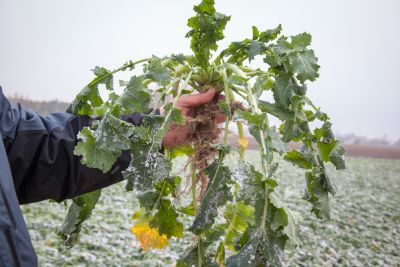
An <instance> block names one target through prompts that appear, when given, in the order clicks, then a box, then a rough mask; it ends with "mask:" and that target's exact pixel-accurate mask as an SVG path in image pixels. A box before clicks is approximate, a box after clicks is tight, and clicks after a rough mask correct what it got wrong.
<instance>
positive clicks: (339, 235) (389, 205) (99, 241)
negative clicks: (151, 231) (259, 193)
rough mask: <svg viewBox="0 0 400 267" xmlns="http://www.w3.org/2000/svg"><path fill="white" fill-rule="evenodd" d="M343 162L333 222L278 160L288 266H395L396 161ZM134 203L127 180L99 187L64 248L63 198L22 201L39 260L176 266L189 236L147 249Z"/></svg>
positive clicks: (399, 258) (399, 232)
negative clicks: (289, 234)
mask: <svg viewBox="0 0 400 267" xmlns="http://www.w3.org/2000/svg"><path fill="white" fill-rule="evenodd" d="M246 157H247V160H249V161H253V162H254V163H256V164H259V162H257V160H258V159H259V155H258V153H257V152H255V151H249V152H247V155H246ZM231 160H232V159H231ZM229 161H230V158H227V159H226V163H227V164H228V165H229ZM232 161H233V160H232ZM346 162H347V169H346V170H344V171H338V172H337V171H334V170H333V168H331V167H329V168H328V173H330V175H331V178H332V180H333V182H334V184H335V186H336V189H337V192H338V193H337V195H336V196H335V197H334V198H332V201H331V206H332V221H322V220H316V219H315V218H313V215H312V214H311V213H310V212H309V210H310V206H309V204H308V203H306V202H305V201H303V200H302V199H301V197H302V194H303V190H304V186H305V185H304V184H305V183H304V176H303V172H302V171H301V170H298V169H297V168H294V167H292V166H291V165H290V164H289V163H287V162H281V163H280V170H279V172H278V177H279V183H280V185H282V188H286V189H285V191H281V193H282V195H283V196H284V198H285V199H286V201H287V203H288V205H289V206H290V208H292V209H293V210H295V211H297V212H299V213H300V214H301V215H302V217H303V222H302V223H301V227H300V230H299V232H300V233H299V234H300V239H301V242H302V244H301V245H300V246H299V247H298V248H288V250H287V255H286V262H287V266H307V267H308V266H327V267H329V266H400V249H399V248H400V227H399V225H400V208H399V207H400V197H399V196H400V161H399V160H378V159H364V158H347V160H346ZM180 163H181V164H180V165H181V166H182V165H183V160H181V162H180ZM175 171H178V170H175ZM183 181H184V179H183ZM137 209H138V203H137V201H136V198H135V194H134V193H132V192H125V189H124V183H121V184H119V185H116V186H113V187H110V188H108V189H106V190H104V191H103V195H102V198H101V200H100V202H99V204H98V205H97V206H96V210H95V213H94V215H93V217H92V218H91V219H90V220H89V222H88V223H86V224H85V225H84V226H83V230H82V233H81V238H80V242H79V244H77V245H76V246H74V247H73V248H67V247H65V246H64V245H63V243H62V241H60V240H59V239H58V237H57V235H56V234H55V230H56V229H57V227H58V226H60V225H61V223H62V220H63V218H64V216H65V213H66V207H65V206H64V205H63V204H55V203H49V202H47V201H44V202H41V203H35V204H31V205H25V206H23V212H24V215H25V219H26V222H27V225H28V229H29V232H30V235H31V238H32V240H33V244H34V247H35V249H36V252H37V254H38V257H39V264H40V266H173V265H174V262H175V260H176V259H177V258H178V257H179V254H180V253H182V252H183V250H184V248H185V247H186V246H187V245H188V244H189V243H190V242H191V240H190V239H181V240H177V239H172V241H171V245H170V246H169V247H167V248H166V249H164V250H153V251H151V252H144V251H143V250H141V249H140V248H139V245H138V242H137V241H136V240H135V238H134V236H133V235H132V234H131V232H130V226H131V225H132V220H131V216H132V214H133V212H134V211H135V210H137ZM184 224H185V225H187V226H188V224H189V221H186V222H184ZM186 236H190V234H187V235H186Z"/></svg>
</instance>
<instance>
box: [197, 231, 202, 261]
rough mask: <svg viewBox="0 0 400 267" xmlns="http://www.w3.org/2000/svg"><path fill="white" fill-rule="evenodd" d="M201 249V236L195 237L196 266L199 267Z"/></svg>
mask: <svg viewBox="0 0 400 267" xmlns="http://www.w3.org/2000/svg"><path fill="white" fill-rule="evenodd" d="M201 250H202V247H201V236H198V237H197V264H198V266H199V267H202V266H203V257H202V253H203V252H202V251H201Z"/></svg>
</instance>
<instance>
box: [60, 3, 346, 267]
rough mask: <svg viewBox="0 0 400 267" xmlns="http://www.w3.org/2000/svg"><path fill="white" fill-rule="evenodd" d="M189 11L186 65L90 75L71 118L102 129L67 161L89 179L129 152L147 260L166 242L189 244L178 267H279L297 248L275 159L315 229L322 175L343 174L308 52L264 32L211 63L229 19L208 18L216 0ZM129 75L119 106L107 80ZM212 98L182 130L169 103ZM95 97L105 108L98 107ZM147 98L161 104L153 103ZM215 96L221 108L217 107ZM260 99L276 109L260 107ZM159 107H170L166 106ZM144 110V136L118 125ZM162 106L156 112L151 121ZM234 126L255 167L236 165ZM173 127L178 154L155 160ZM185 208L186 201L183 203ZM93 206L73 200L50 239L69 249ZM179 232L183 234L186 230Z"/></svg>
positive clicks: (140, 64) (92, 200) (324, 212)
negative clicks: (253, 150)
mask: <svg viewBox="0 0 400 267" xmlns="http://www.w3.org/2000/svg"><path fill="white" fill-rule="evenodd" d="M194 11H195V15H194V16H193V17H191V18H189V20H188V23H187V25H188V26H189V28H190V31H189V32H188V33H187V34H186V37H188V38H190V40H191V43H190V47H191V49H192V51H193V55H182V54H179V55H170V56H166V57H162V58H159V57H156V56H152V57H150V58H145V59H140V60H137V61H129V62H127V63H126V64H124V65H122V66H121V67H119V68H116V69H115V70H112V71H111V70H108V69H106V68H104V67H95V68H94V69H93V73H94V75H95V77H94V79H93V80H92V81H91V82H89V83H88V84H87V86H85V87H84V88H83V89H82V91H81V92H80V93H79V94H78V95H77V97H76V99H75V100H74V101H73V102H72V103H71V105H70V106H69V108H68V111H69V112H71V113H74V114H78V115H89V116H93V117H101V120H99V121H98V122H95V123H94V124H93V125H90V126H88V127H85V128H83V129H82V130H81V131H80V133H79V135H78V139H80V141H79V143H78V144H77V146H76V147H75V154H76V155H78V156H81V158H82V159H81V162H82V163H83V164H85V165H87V166H88V167H91V168H98V169H100V170H102V171H103V172H107V171H109V170H110V169H111V168H112V166H113V164H114V163H115V162H116V160H117V159H118V157H119V156H120V155H121V154H122V152H123V151H129V152H130V154H131V156H132V161H131V163H130V165H129V167H128V168H127V169H126V170H125V171H124V172H123V176H124V179H125V180H126V181H127V184H126V189H127V190H128V191H135V192H136V196H137V198H138V201H139V204H140V209H137V210H136V212H135V215H134V219H135V223H134V226H133V227H132V228H131V231H132V232H133V233H134V234H135V235H136V237H137V239H138V240H139V241H140V243H141V246H142V248H144V249H145V250H151V249H155V248H157V249H162V248H164V247H165V246H167V245H168V243H169V240H174V239H175V238H186V239H187V240H188V237H187V236H191V237H192V242H191V244H190V245H189V246H187V247H186V249H185V251H184V252H183V253H181V254H180V257H179V259H178V260H177V266H178V267H187V266H198V267H203V266H227V267H247V266H274V267H280V266H283V259H284V250H285V248H286V247H288V246H290V245H292V246H297V245H298V244H299V239H298V236H297V228H298V222H299V217H300V216H299V214H298V213H297V212H294V211H291V210H290V209H289V207H288V206H287V205H286V203H285V201H284V200H283V199H282V197H281V196H282V193H281V192H279V191H278V190H277V188H278V184H279V183H278V182H279V181H280V180H284V179H285V178H286V175H285V174H282V173H281V175H278V174H279V161H280V160H279V159H281V158H283V159H285V160H287V161H289V162H291V163H292V164H293V165H295V166H297V167H299V168H301V169H304V170H305V173H304V175H303V176H305V180H306V186H305V192H304V195H303V196H302V197H303V199H304V200H306V201H308V202H310V203H311V204H312V208H311V212H312V213H314V214H315V216H316V217H317V218H319V219H329V218H330V200H329V199H330V195H334V194H335V193H336V191H335V189H334V185H333V183H332V182H331V180H330V177H329V175H328V174H327V172H326V164H329V163H330V164H333V165H334V166H335V168H336V169H337V170H342V169H345V162H344V159H343V155H344V152H345V151H344V148H343V147H342V144H341V142H340V141H339V140H337V139H336V138H335V136H334V135H333V131H332V124H331V123H330V119H329V116H328V115H327V114H326V113H323V112H322V111H321V110H320V108H318V107H317V106H316V105H314V103H313V102H312V101H311V100H310V98H308V97H307V95H306V94H307V84H308V83H309V82H313V81H315V80H316V78H318V76H319V74H318V71H319V68H320V66H319V65H318V64H317V57H316V56H315V54H314V51H313V50H312V49H311V48H310V45H311V35H310V34H308V33H301V34H298V35H294V36H285V35H284V34H283V33H282V27H281V25H278V26H277V27H275V28H273V29H270V30H259V29H258V28H257V27H256V26H253V27H252V33H251V38H247V39H244V40H242V41H238V42H232V43H231V44H230V45H229V46H228V47H227V48H226V49H223V50H222V51H221V52H219V53H218V44H217V43H218V41H220V40H222V39H224V38H225V36H224V33H223V32H224V29H225V26H226V24H227V23H228V21H229V20H230V16H226V15H224V14H222V13H219V12H217V11H216V9H215V7H214V0H203V1H201V3H200V4H199V5H195V6H194ZM256 58H258V59H261V60H262V61H263V62H264V63H265V64H264V65H263V66H262V67H261V68H255V67H254V65H252V61H253V60H254V59H256ZM133 68H135V72H134V74H133V75H132V77H131V78H130V80H129V81H120V85H122V87H123V88H124V90H123V92H122V93H121V94H118V93H117V92H118V91H117V90H114V89H115V87H116V86H115V84H114V75H115V74H116V73H118V72H121V71H130V70H132V69H133ZM210 88H213V89H215V91H216V92H217V94H216V95H215V97H214V99H213V100H212V101H210V102H209V103H206V104H203V105H201V106H199V107H197V110H196V114H195V115H193V116H192V117H190V116H187V117H186V118H183V115H182V110H181V109H179V108H178V105H177V103H178V99H179V98H180V97H181V96H183V95H185V94H191V93H193V92H198V93H202V92H205V91H207V90H209V89H210ZM99 90H104V91H105V92H106V95H108V98H106V99H103V98H102V97H101V94H100V91H99ZM155 93H159V94H158V95H159V96H158V98H156V99H153V97H155V95H156V94H155ZM221 93H223V94H224V100H223V101H219V99H220V94H221ZM262 95H270V96H271V97H272V99H273V100H272V101H271V102H267V101H263V100H261V96H262ZM167 97H171V98H173V101H172V102H171V103H166V98H167ZM237 100H240V101H237ZM150 102H154V103H155V105H154V107H153V109H152V111H151V112H150V113H149V114H147V115H146V116H144V117H143V123H142V125H140V126H134V125H131V124H129V123H126V122H124V121H122V120H121V119H120V117H121V115H124V114H129V113H132V112H141V113H144V112H147V111H148V110H149V104H150ZM162 104H164V110H165V112H164V114H161V115H157V112H156V110H157V109H158V108H160V107H161V105H162ZM221 111H222V112H224V113H225V117H226V119H225V128H224V131H223V140H222V141H219V139H218V137H219V134H220V132H221V131H220V129H219V128H218V123H217V122H216V118H217V115H218V114H220V112H221ZM271 117H276V118H277V119H278V120H280V122H281V123H280V126H279V127H278V128H276V127H275V126H272V125H270V123H269V119H270V118H271ZM232 122H234V123H236V125H237V128H238V133H239V140H238V142H239V145H240V148H239V150H238V153H239V155H240V156H239V158H235V160H234V161H235V162H234V163H233V164H232V166H234V168H229V167H228V165H227V162H226V158H228V157H230V156H232V154H235V153H236V151H235V150H236V148H234V147H231V146H230V145H229V144H228V143H227V137H228V129H229V125H230V123H232ZM311 123H314V124H315V125H317V127H311V126H310V125H311ZM243 124H246V125H247V126H248V128H249V132H250V134H251V135H252V136H253V137H254V138H255V139H256V140H257V142H258V143H259V145H260V148H259V157H260V159H261V161H260V164H259V165H257V166H255V165H253V164H252V163H251V162H250V161H246V160H245V158H244V152H245V150H246V148H247V144H248V141H247V139H246V138H245V136H244V132H243ZM171 127H172V128H175V129H179V128H180V127H185V130H188V132H189V133H188V135H187V136H188V140H186V146H184V147H174V148H165V149H164V151H163V152H164V153H161V152H160V150H161V149H162V140H163V138H164V135H165V134H166V133H167V132H168V130H169V129H171ZM292 141H297V142H301V143H302V144H303V146H302V148H301V150H291V151H288V150H287V148H286V144H287V143H289V142H292ZM179 154H184V155H187V156H189V162H188V165H190V167H191V171H190V174H189V175H187V176H186V177H189V178H191V179H189V178H188V180H191V183H188V184H187V185H186V187H184V186H183V182H184V181H185V178H186V177H185V176H184V175H182V173H175V174H172V172H171V167H173V166H174V161H173V159H174V158H175V156H176V155H179ZM183 188H191V189H189V190H183ZM189 195H190V197H189ZM298 197H299V198H301V196H298ZM186 198H188V199H191V201H189V202H188V203H181V202H180V200H181V199H186ZM99 199H101V191H100V190H99V191H96V192H91V193H87V194H85V195H83V196H79V197H77V198H75V199H73V203H72V204H71V205H70V208H69V211H68V214H67V216H66V217H65V220H64V223H63V224H62V226H61V227H60V228H59V231H58V234H59V235H60V236H61V237H62V238H63V239H64V240H65V243H66V245H68V246H72V245H74V244H75V243H76V242H77V239H78V236H79V233H80V231H81V229H82V225H83V222H84V221H85V220H87V219H88V218H90V216H91V214H92V210H93V209H94V208H95V206H96V203H97V202H98V201H99ZM95 211H97V209H96V210H95ZM186 221H190V223H189V224H188V225H184V222H186ZM184 226H185V227H184Z"/></svg>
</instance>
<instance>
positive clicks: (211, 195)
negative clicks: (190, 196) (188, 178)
mask: <svg viewBox="0 0 400 267" xmlns="http://www.w3.org/2000/svg"><path fill="white" fill-rule="evenodd" d="M205 173H206V174H207V175H208V176H209V177H210V181H209V183H208V186H207V189H206V193H205V195H204V198H203V201H202V202H201V204H200V207H199V210H198V213H197V216H196V218H195V220H194V222H193V224H192V226H190V228H189V230H190V231H192V232H193V233H195V234H196V235H200V234H201V233H203V232H204V231H205V230H207V229H210V227H211V226H212V225H213V224H214V220H215V217H216V216H217V215H218V207H219V206H221V205H224V204H225V203H226V202H227V201H228V200H229V199H230V198H231V192H230V189H229V187H228V184H229V183H230V175H231V173H230V171H229V168H228V167H225V166H223V165H222V164H221V165H218V163H217V161H214V162H213V163H212V164H211V165H209V166H208V167H207V168H206V169H205Z"/></svg>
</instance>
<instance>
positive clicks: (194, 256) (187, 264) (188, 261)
mask: <svg viewBox="0 0 400 267" xmlns="http://www.w3.org/2000/svg"><path fill="white" fill-rule="evenodd" d="M207 247H208V245H207V244H206V242H204V241H200V248H201V249H199V244H198V243H197V242H196V243H194V244H193V245H190V246H189V247H187V248H186V249H185V251H184V252H183V254H182V255H181V256H180V258H179V259H178V261H177V262H176V267H218V264H216V263H215V261H214V260H213V259H211V258H208V257H206V255H205V252H206V250H207ZM199 251H200V253H201V254H200V256H199ZM199 258H201V265H200V264H199Z"/></svg>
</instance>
